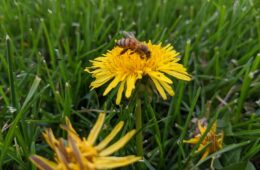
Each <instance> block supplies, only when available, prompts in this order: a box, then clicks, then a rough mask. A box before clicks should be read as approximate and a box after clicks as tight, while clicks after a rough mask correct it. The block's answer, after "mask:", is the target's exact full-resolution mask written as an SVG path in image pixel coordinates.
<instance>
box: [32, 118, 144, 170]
mask: <svg viewBox="0 0 260 170" xmlns="http://www.w3.org/2000/svg"><path fill="white" fill-rule="evenodd" d="M104 120H105V113H100V115H99V117H98V120H97V121H96V124H95V125H94V127H93V128H92V129H91V131H90V134H89V135H88V137H87V138H81V137H80V136H79V135H78V134H77V132H76V131H75V130H74V128H73V127H72V125H71V123H70V121H69V119H68V118H66V125H61V127H62V128H63V129H64V130H66V131H67V132H68V137H67V139H63V138H60V139H56V138H55V136H54V135H53V132H52V130H51V129H47V130H46V131H45V132H44V133H43V136H44V138H45V140H46V141H47V143H48V144H49V146H50V147H51V148H52V149H53V150H54V152H55V161H50V160H48V159H46V158H44V157H41V156H38V155H33V156H31V157H30V160H31V161H32V162H33V163H34V164H35V165H36V166H37V167H38V168H39V169H41V170H67V169H71V170H79V169H82V170H95V169H111V168H118V167H122V166H126V165H129V164H132V163H134V162H136V161H138V160H140V159H141V157H136V156H133V155H131V156H125V157H115V156H110V155H111V154H113V153H114V152H116V151H117V150H119V149H120V148H122V147H123V146H124V145H125V144H126V143H127V142H128V141H129V140H130V139H131V138H132V137H133V135H134V134H135V132H136V131H135V130H131V131H130V132H128V133H127V134H126V135H125V136H123V137H122V138H121V139H119V140H118V141H117V142H115V143H114V144H112V145H110V146H108V144H109V143H110V142H111V140H112V139H113V138H114V137H115V136H116V135H117V134H118V133H119V132H120V130H121V129H122V127H123V125H124V122H123V121H121V122H119V123H118V124H117V125H116V126H115V128H114V129H113V130H112V131H111V133H110V134H109V135H108V136H107V137H106V138H105V139H104V140H103V141H102V142H100V143H99V144H98V145H95V141H96V139H97V137H98V135H99V132H100V130H101V128H102V126H103V123H104Z"/></svg>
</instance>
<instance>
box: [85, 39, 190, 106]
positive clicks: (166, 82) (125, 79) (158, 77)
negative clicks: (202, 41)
mask: <svg viewBox="0 0 260 170" xmlns="http://www.w3.org/2000/svg"><path fill="white" fill-rule="evenodd" d="M144 44H146V45H147V46H148V48H149V50H150V51H151V56H150V58H145V57H143V58H142V57H140V55H139V54H138V53H132V51H131V50H128V51H127V52H125V53H123V54H120V53H121V52H122V50H123V48H121V47H118V46H116V47H114V48H113V49H112V50H111V51H108V52H107V53H106V54H104V55H103V56H102V57H98V58H96V59H94V60H92V61H91V63H92V66H91V67H87V68H86V69H85V71H87V72H89V73H91V74H92V77H94V78H95V80H94V81H93V82H92V83H91V85H90V86H91V89H95V88H98V87H100V86H102V85H104V84H105V83H107V82H110V83H109V85H108V86H107V88H106V89H105V91H104V93H103V95H104V96H105V95H107V94H108V93H109V92H110V91H111V90H112V89H113V88H115V87H117V86H118V85H119V89H118V91H117V99H116V104H119V103H120V101H121V98H122V93H123V91H124V90H125V96H126V97H127V98H129V97H130V96H131V93H132V91H133V90H134V89H135V85H136V81H137V80H139V79H143V78H144V77H146V76H147V77H149V78H150V79H151V80H152V82H153V84H154V86H155V87H156V89H157V90H158V92H159V93H160V95H161V96H162V98H163V99H167V95H166V92H167V93H168V94H169V95H171V96H173V95H174V91H173V89H172V87H171V84H172V83H173V82H172V80H171V79H170V78H169V77H168V76H173V77H176V78H178V79H182V80H186V81H189V80H191V78H190V75H189V74H188V73H187V71H186V69H185V68H184V67H183V65H181V64H179V63H178V61H180V58H178V57H177V56H178V55H179V54H178V53H177V52H176V51H175V50H174V49H173V47H172V46H171V45H166V46H165V47H162V46H161V44H159V45H155V44H152V43H151V42H148V43H145V42H144Z"/></svg>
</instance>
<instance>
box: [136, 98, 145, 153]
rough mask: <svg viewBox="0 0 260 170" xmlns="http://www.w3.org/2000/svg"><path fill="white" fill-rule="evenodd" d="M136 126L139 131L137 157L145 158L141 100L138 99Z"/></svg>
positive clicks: (137, 135)
mask: <svg viewBox="0 0 260 170" xmlns="http://www.w3.org/2000/svg"><path fill="white" fill-rule="evenodd" d="M135 126H136V130H137V132H138V133H137V134H136V147H137V155H138V156H143V153H144V149H143V136H142V131H141V129H142V113H141V100H140V98H137V99H136V106H135Z"/></svg>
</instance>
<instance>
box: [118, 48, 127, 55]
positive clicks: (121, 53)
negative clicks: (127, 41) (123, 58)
mask: <svg viewBox="0 0 260 170" xmlns="http://www.w3.org/2000/svg"><path fill="white" fill-rule="evenodd" d="M127 50H128V48H125V49H123V50H122V51H121V52H120V55H123V54H125V53H126V52H127Z"/></svg>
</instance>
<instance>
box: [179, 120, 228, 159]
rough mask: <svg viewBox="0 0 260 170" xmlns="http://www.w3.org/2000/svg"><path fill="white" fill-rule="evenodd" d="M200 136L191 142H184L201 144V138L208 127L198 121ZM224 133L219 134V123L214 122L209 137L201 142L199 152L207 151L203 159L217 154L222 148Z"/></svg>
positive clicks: (186, 141)
mask: <svg viewBox="0 0 260 170" xmlns="http://www.w3.org/2000/svg"><path fill="white" fill-rule="evenodd" d="M198 128H199V132H200V133H199V134H198V135H196V136H195V137H194V138H192V139H189V140H184V141H183V142H185V143H190V144H196V143H198V142H199V140H200V138H201V136H202V135H203V134H204V133H205V131H206V129H207V126H203V125H202V122H201V121H198ZM223 138H224V133H223V131H222V132H221V133H220V134H217V122H214V123H213V125H212V127H211V129H210V131H209V132H208V134H207V136H206V137H205V138H204V139H203V141H202V142H201V144H200V146H199V148H198V149H197V152H200V151H201V150H203V149H204V148H205V147H206V149H205V151H204V153H203V155H202V157H201V159H205V158H206V157H207V156H208V155H209V154H210V153H213V152H216V151H217V150H219V149H221V148H222V143H223Z"/></svg>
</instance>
